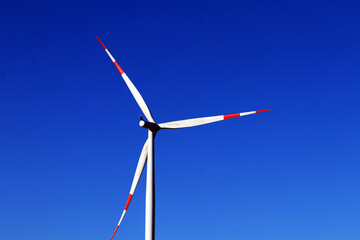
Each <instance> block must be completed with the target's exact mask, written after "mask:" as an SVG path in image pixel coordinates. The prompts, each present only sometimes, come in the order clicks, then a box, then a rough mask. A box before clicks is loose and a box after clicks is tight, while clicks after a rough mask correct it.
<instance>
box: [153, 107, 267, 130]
mask: <svg viewBox="0 0 360 240" xmlns="http://www.w3.org/2000/svg"><path fill="white" fill-rule="evenodd" d="M267 111H270V109H265V110H258V111H251V112H243V113H235V114H228V115H218V116H213V117H202V118H192V119H187V120H180V121H174V122H167V123H161V124H159V126H160V128H165V129H177V128H187V127H195V126H199V125H204V124H208V123H213V122H218V121H222V120H226V119H229V118H234V117H241V116H245V115H250V114H255V113H260V112H267Z"/></svg>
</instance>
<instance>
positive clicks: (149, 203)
mask: <svg viewBox="0 0 360 240" xmlns="http://www.w3.org/2000/svg"><path fill="white" fill-rule="evenodd" d="M97 39H98V40H99V42H100V43H101V45H102V46H103V48H104V49H105V51H106V53H107V54H108V55H109V57H110V58H111V60H112V61H113V63H114V64H115V66H116V68H117V69H118V70H119V72H120V74H121V76H122V78H123V79H124V81H125V83H126V85H127V86H128V88H129V89H130V91H131V93H132V95H133V97H134V98H135V100H136V102H137V104H138V105H139V107H140V108H141V110H142V112H143V113H144V115H145V117H146V119H147V120H148V121H145V120H144V119H142V118H141V119H140V123H139V125H140V126H141V127H144V128H147V129H148V139H147V140H146V142H145V144H144V147H143V149H142V151H141V154H140V158H139V162H138V164H137V167H136V171H135V176H134V179H133V182H132V184H131V188H130V193H129V197H128V199H127V202H126V205H125V208H124V210H123V212H122V215H121V217H120V220H119V222H118V224H117V226H116V229H115V231H114V233H113V234H112V236H111V238H110V240H111V239H112V238H113V237H114V235H115V233H116V231H117V230H118V228H119V226H120V224H121V222H122V220H123V218H124V216H125V213H126V211H127V209H128V207H129V204H130V201H131V199H132V197H133V195H134V192H135V189H136V186H137V184H138V182H139V179H140V176H141V174H142V172H143V169H144V166H145V163H146V162H147V172H146V210H145V240H154V238H155V237H154V235H155V234H154V233H155V231H154V230H155V192H154V137H155V134H156V133H157V132H158V131H159V130H161V129H177V128H186V127H194V126H199V125H203V124H208V123H212V122H217V121H221V120H226V119H229V118H234V117H241V116H245V115H250V114H255V113H260V112H266V111H270V109H266V110H259V111H251V112H243V113H235V114H228V115H218V116H212V117H202V118H192V119H187V120H180V121H173V122H167V123H160V124H158V123H156V122H155V120H154V118H153V116H152V115H151V112H150V109H149V107H148V106H147V105H146V103H145V101H144V99H143V98H142V96H141V95H140V93H139V91H138V90H137V89H136V87H135V86H134V84H133V83H132V82H131V81H130V79H129V78H128V76H127V75H126V74H125V73H124V71H123V70H122V69H121V67H120V66H119V64H118V63H117V62H116V61H115V59H114V58H113V56H112V55H111V54H110V52H109V51H108V50H107V48H106V47H105V45H104V44H103V43H102V42H101V40H100V39H99V37H97Z"/></svg>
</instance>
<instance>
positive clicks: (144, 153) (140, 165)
mask: <svg viewBox="0 0 360 240" xmlns="http://www.w3.org/2000/svg"><path fill="white" fill-rule="evenodd" d="M147 155H148V140H146V142H145V144H144V147H143V149H142V151H141V154H140V158H139V162H138V164H137V166H136V171H135V175H134V179H133V182H132V184H131V188H130V193H129V197H128V199H127V201H126V205H125V208H124V210H123V212H122V214H121V217H120V220H119V222H118V224H117V226H116V228H115V231H114V233H113V234H112V236H111V238H110V240H112V238H113V237H114V235H115V233H116V231H117V230H118V228H119V226H120V224H121V222H122V220H123V218H124V216H125V213H126V211H127V209H128V207H129V205H130V202H131V199H132V197H133V195H134V192H135V189H136V187H137V185H138V183H139V180H140V177H141V174H142V172H143V170H144V166H145V163H146V160H147Z"/></svg>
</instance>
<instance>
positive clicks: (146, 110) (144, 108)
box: [96, 37, 155, 122]
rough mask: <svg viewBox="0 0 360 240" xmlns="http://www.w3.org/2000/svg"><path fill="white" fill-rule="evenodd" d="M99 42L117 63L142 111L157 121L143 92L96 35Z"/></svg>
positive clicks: (148, 117)
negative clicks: (140, 91)
mask: <svg viewBox="0 0 360 240" xmlns="http://www.w3.org/2000/svg"><path fill="white" fill-rule="evenodd" d="M96 38H97V39H98V40H99V42H100V43H101V45H102V46H103V48H104V49H105V52H106V53H107V54H108V55H109V57H110V59H111V61H113V63H114V64H115V66H116V68H117V69H118V71H119V72H120V74H121V76H122V78H123V79H124V81H125V83H126V85H127V86H128V88H129V89H130V92H131V93H132V95H133V96H134V98H135V101H136V102H137V104H138V105H139V107H140V108H141V110H142V112H143V113H144V115H145V117H146V118H147V120H148V121H150V122H155V120H154V118H153V116H152V115H151V112H150V109H149V107H148V106H147V105H146V103H145V101H144V99H143V98H142V96H141V94H140V93H139V91H138V90H137V89H136V87H135V85H134V84H133V83H132V82H131V80H130V79H129V78H128V76H127V75H126V74H125V73H124V71H123V70H122V69H121V67H120V66H119V64H118V63H117V62H116V61H115V59H114V58H113V56H112V55H111V53H110V52H109V50H107V48H106V47H105V45H104V44H103V43H102V42H101V40H100V38H99V37H96Z"/></svg>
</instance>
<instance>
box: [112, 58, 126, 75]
mask: <svg viewBox="0 0 360 240" xmlns="http://www.w3.org/2000/svg"><path fill="white" fill-rule="evenodd" d="M114 64H115V66H116V68H117V69H118V70H119V72H120V74H121V75H122V74H123V73H124V71H123V70H122V69H121V67H120V66H119V64H118V63H117V62H116V61H115V62H114Z"/></svg>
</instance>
